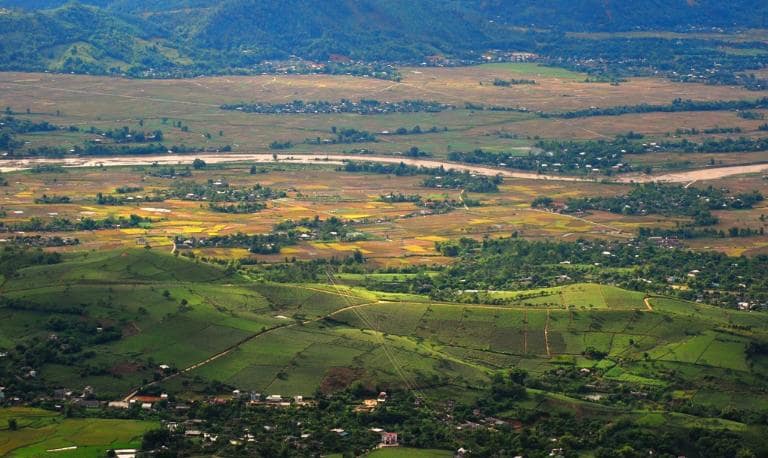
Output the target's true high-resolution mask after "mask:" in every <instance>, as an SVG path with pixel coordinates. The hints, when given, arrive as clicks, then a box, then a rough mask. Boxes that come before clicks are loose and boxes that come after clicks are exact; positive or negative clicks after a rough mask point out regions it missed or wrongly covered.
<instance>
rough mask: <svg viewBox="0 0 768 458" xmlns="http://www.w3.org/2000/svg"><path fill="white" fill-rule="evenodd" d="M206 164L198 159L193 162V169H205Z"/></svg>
mask: <svg viewBox="0 0 768 458" xmlns="http://www.w3.org/2000/svg"><path fill="white" fill-rule="evenodd" d="M206 165H208V164H206V163H205V161H204V160H202V159H200V158H197V159H195V160H194V161H192V168H193V169H195V170H200V169H204V168H205V167H206Z"/></svg>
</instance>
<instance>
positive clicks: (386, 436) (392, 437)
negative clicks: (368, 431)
mask: <svg viewBox="0 0 768 458" xmlns="http://www.w3.org/2000/svg"><path fill="white" fill-rule="evenodd" d="M379 445H381V446H382V447H397V446H398V445H400V444H399V442H398V441H397V433H389V432H386V431H384V432H382V433H381V442H380V443H379Z"/></svg>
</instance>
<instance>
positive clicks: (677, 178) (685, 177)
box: [0, 152, 768, 183]
mask: <svg viewBox="0 0 768 458" xmlns="http://www.w3.org/2000/svg"><path fill="white" fill-rule="evenodd" d="M195 158H200V159H202V160H204V161H205V162H207V163H210V164H221V163H227V162H256V163H270V162H275V159H274V156H273V154H272V153H199V154H157V155H146V156H108V157H66V158H62V159H48V158H45V159H38V158H34V159H3V160H0V172H16V171H20V170H27V169H29V168H32V167H34V166H35V165H38V164H58V165H62V166H64V167H99V166H135V165H149V164H152V163H157V164H160V165H176V164H179V163H191V162H192V160H193V159H195ZM277 159H278V160H279V161H280V162H283V163H296V164H334V165H338V164H341V163H343V161H345V160H354V161H361V162H379V163H386V164H397V163H400V162H403V163H405V164H408V165H414V166H424V167H432V168H434V167H440V166H442V167H445V168H446V169H454V170H458V171H468V172H474V173H477V174H479V175H485V176H496V175H500V176H502V177H505V178H520V179H528V180H548V181H569V182H590V183H594V182H597V181H600V180H603V179H605V178H606V177H604V176H602V175H601V176H597V177H594V178H584V177H574V176H562V175H544V174H538V173H535V172H522V171H513V170H509V169H501V168H496V167H490V166H482V165H479V166H478V165H472V164H461V163H456V162H450V161H445V160H439V159H413V158H405V157H397V156H361V155H355V156H353V155H347V154H338V153H323V152H312V153H301V154H278V155H277ZM760 172H768V163H762V164H751V165H737V166H727V167H712V168H706V169H698V170H690V171H686V172H675V173H666V174H661V175H641V174H627V175H622V176H620V177H617V178H613V180H612V181H613V182H616V183H648V182H653V181H664V182H670V183H690V182H692V181H706V180H715V179H718V178H724V177H728V176H733V175H743V174H749V173H760Z"/></svg>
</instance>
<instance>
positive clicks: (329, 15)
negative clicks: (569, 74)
mask: <svg viewBox="0 0 768 458" xmlns="http://www.w3.org/2000/svg"><path fill="white" fill-rule="evenodd" d="M0 7H2V8H5V10H4V11H3V12H2V14H0V68H1V69H4V70H65V71H76V72H91V73H105V72H112V73H114V71H111V70H117V69H120V70H126V69H128V68H130V67H134V68H166V67H179V66H181V67H184V66H192V65H201V64H204V65H206V66H208V67H210V68H211V69H215V68H217V67H243V66H248V65H253V64H254V63H257V62H260V61H263V60H264V59H281V58H285V57H288V56H290V55H297V56H300V57H306V58H311V59H327V58H328V57H329V56H331V55H344V56H349V57H351V58H353V59H361V60H368V61H376V60H381V61H418V60H419V59H422V58H424V57H425V56H429V55H434V54H441V55H448V56H456V57H460V56H467V55H476V54H477V53H478V52H482V51H483V50H486V49H491V48H497V49H514V50H523V51H536V50H538V49H540V48H542V46H544V47H545V46H546V45H547V43H551V41H552V40H555V39H557V38H558V37H561V36H562V33H563V32H566V31H625V30H681V31H682V30H690V29H691V28H692V27H696V28H698V29H702V28H712V27H719V28H728V29H730V28H734V27H735V26H736V25H737V24H738V26H739V27H740V28H759V27H765V26H766V23H768V21H767V20H766V18H767V17H768V5H766V3H765V2H760V1H754V0H735V1H731V2H721V1H716V0H702V1H692V0H688V1H685V0H641V1H632V2H629V1H621V2H620V1H615V0H613V1H610V0H577V1H572V0H548V1H535V0H517V1H501V0H454V1H448V2H445V1H438V0H420V1H416V2H414V1H406V0H358V1H352V0H324V1H321V2H318V1H311V0H285V1H280V2H275V1H268V0H228V1H223V2H218V1H212V0H170V1H159V0H89V1H84V2H82V3H72V2H63V1H60V0H32V1H27V0H24V1H22V0H0Z"/></svg>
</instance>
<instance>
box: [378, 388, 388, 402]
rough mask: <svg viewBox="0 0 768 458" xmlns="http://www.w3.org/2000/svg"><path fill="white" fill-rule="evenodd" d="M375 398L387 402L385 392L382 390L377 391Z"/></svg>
mask: <svg viewBox="0 0 768 458" xmlns="http://www.w3.org/2000/svg"><path fill="white" fill-rule="evenodd" d="M376 400H377V401H379V402H387V392H386V391H382V392H381V393H379V397H378V398H377V399H376Z"/></svg>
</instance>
